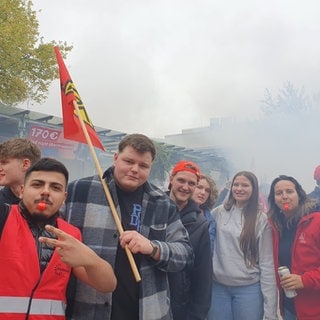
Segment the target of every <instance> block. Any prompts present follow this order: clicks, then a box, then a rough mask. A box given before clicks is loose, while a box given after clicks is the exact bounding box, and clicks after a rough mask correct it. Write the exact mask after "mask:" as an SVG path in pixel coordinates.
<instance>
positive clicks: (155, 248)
mask: <svg viewBox="0 0 320 320" xmlns="http://www.w3.org/2000/svg"><path fill="white" fill-rule="evenodd" d="M150 244H151V245H152V248H153V249H152V252H151V253H150V255H149V257H150V258H153V257H154V256H155V255H156V253H157V252H158V249H159V246H158V244H157V243H155V242H152V241H150Z"/></svg>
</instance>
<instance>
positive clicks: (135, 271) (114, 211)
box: [73, 100, 141, 282]
mask: <svg viewBox="0 0 320 320" xmlns="http://www.w3.org/2000/svg"><path fill="white" fill-rule="evenodd" d="M73 106H74V108H75V110H76V113H77V115H78V118H79V122H80V125H81V128H82V131H83V134H84V136H85V138H86V140H87V143H88V146H89V149H90V153H91V156H92V158H93V160H94V163H95V166H96V169H97V171H98V175H99V178H100V181H101V184H102V187H103V190H104V192H105V194H106V197H107V200H108V203H109V206H110V209H111V212H112V215H113V218H114V221H115V223H116V226H117V229H118V232H119V234H120V235H121V234H122V233H123V228H122V224H121V221H120V218H119V216H118V213H117V209H116V207H115V205H114V202H113V199H112V197H111V194H110V191H109V188H108V185H107V183H106V181H105V180H104V179H103V172H102V169H101V165H100V162H99V160H98V157H97V154H96V152H95V150H94V147H93V144H92V141H91V138H90V136H89V134H88V130H87V128H86V126H85V123H84V121H83V119H82V117H81V115H80V110H79V106H78V104H77V101H75V100H73ZM124 249H125V251H126V254H127V257H128V260H129V263H130V266H131V269H132V272H133V275H134V277H135V280H136V282H140V281H141V277H140V274H139V271H138V268H137V265H136V263H135V261H134V259H133V255H132V252H131V251H130V249H129V248H128V245H126V246H125V248H124Z"/></svg>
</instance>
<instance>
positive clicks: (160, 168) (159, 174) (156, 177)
mask: <svg viewBox="0 0 320 320" xmlns="http://www.w3.org/2000/svg"><path fill="white" fill-rule="evenodd" d="M154 144H155V146H156V152H157V154H156V158H155V160H154V162H153V165H152V171H151V173H150V181H152V182H154V183H156V184H157V183H159V182H161V183H163V182H164V181H165V180H166V178H167V177H166V175H168V174H169V170H170V168H171V165H172V163H171V159H172V151H170V149H169V148H167V147H166V145H165V144H163V143H159V142H156V141H154Z"/></svg>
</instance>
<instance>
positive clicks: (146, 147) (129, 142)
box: [118, 133, 156, 161]
mask: <svg viewBox="0 0 320 320" xmlns="http://www.w3.org/2000/svg"><path fill="white" fill-rule="evenodd" d="M127 146H130V147H132V148H133V149H135V150H136V151H138V152H139V153H145V152H150V153H151V156H152V161H153V160H154V158H155V157H156V147H155V145H154V143H153V142H152V140H151V139H149V138H148V137H147V136H145V135H143V134H139V133H133V134H129V135H127V136H125V137H124V138H123V139H122V140H121V141H120V143H119V146H118V150H119V152H122V151H123V150H124V148H125V147H127Z"/></svg>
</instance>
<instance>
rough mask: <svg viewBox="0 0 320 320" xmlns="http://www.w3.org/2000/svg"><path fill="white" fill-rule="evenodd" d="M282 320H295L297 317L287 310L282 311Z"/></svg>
mask: <svg viewBox="0 0 320 320" xmlns="http://www.w3.org/2000/svg"><path fill="white" fill-rule="evenodd" d="M283 320H297V316H296V315H295V314H294V313H292V312H291V311H290V310H288V309H283Z"/></svg>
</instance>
